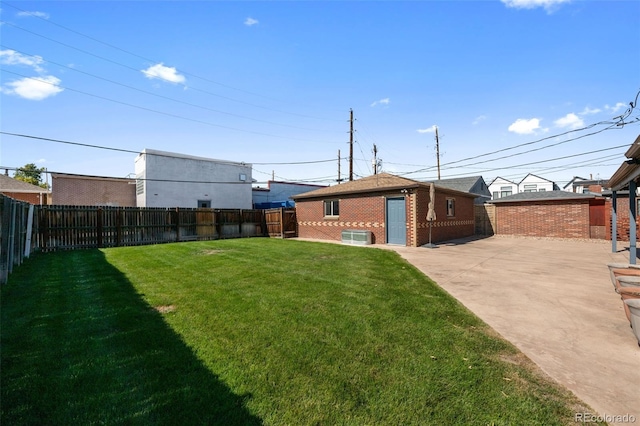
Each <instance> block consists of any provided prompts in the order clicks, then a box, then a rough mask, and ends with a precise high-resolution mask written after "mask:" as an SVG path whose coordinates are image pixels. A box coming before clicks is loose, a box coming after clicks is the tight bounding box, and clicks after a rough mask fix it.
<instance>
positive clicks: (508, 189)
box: [500, 186, 513, 198]
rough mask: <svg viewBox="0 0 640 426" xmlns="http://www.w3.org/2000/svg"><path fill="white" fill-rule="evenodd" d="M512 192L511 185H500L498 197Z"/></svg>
mask: <svg viewBox="0 0 640 426" xmlns="http://www.w3.org/2000/svg"><path fill="white" fill-rule="evenodd" d="M512 194H513V188H512V187H511V186H501V187H500V198H502V197H508V196H509V195H512Z"/></svg>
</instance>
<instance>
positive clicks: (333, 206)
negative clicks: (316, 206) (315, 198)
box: [324, 200, 340, 217]
mask: <svg viewBox="0 0 640 426" xmlns="http://www.w3.org/2000/svg"><path fill="white" fill-rule="evenodd" d="M324 215H325V217H327V216H329V217H337V216H339V215H340V201H339V200H327V201H325V202H324Z"/></svg>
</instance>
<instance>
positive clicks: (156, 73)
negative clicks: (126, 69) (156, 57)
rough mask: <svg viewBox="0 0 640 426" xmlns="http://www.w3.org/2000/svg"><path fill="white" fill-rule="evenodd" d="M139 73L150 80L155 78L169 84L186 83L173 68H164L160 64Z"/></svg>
mask: <svg viewBox="0 0 640 426" xmlns="http://www.w3.org/2000/svg"><path fill="white" fill-rule="evenodd" d="M141 71H142V73H143V74H144V75H145V76H146V77H147V78H150V79H153V78H157V79H160V80H165V81H169V82H171V83H184V82H185V81H186V78H185V77H184V75H181V74H178V71H177V70H176V69H175V68H174V67H165V66H164V64H163V63H162V62H161V63H159V64H156V65H152V66H150V67H149V68H147V69H146V70H141Z"/></svg>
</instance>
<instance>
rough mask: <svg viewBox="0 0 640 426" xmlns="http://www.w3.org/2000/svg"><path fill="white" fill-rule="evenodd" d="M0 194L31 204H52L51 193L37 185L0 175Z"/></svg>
mask: <svg viewBox="0 0 640 426" xmlns="http://www.w3.org/2000/svg"><path fill="white" fill-rule="evenodd" d="M0 193H2V194H4V195H6V196H7V197H11V198H13V199H15V200H20V201H25V202H27V203H31V204H38V205H40V204H50V198H51V192H50V191H49V190H48V189H45V188H41V187H39V186H37V185H31V184H30V183H27V182H22V181H21V180H17V179H13V178H10V177H9V176H6V175H2V174H0Z"/></svg>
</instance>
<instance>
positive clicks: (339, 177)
mask: <svg viewBox="0 0 640 426" xmlns="http://www.w3.org/2000/svg"><path fill="white" fill-rule="evenodd" d="M337 182H338V184H340V182H342V177H341V176H340V150H338V180H337Z"/></svg>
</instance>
